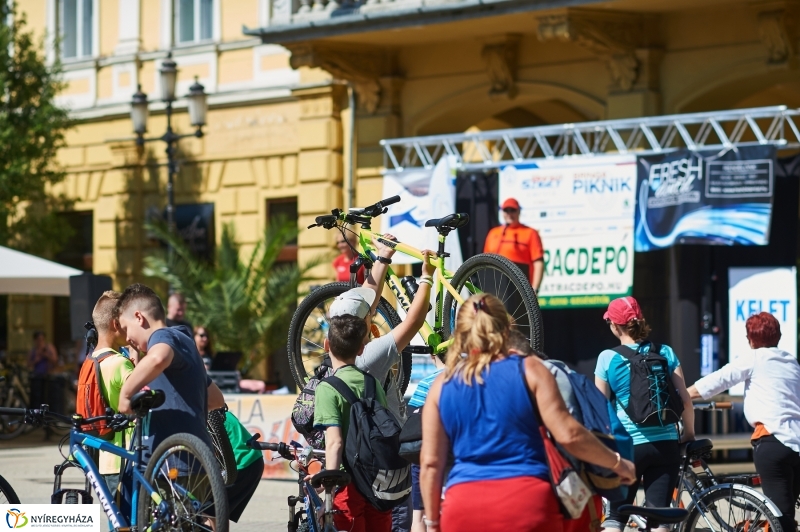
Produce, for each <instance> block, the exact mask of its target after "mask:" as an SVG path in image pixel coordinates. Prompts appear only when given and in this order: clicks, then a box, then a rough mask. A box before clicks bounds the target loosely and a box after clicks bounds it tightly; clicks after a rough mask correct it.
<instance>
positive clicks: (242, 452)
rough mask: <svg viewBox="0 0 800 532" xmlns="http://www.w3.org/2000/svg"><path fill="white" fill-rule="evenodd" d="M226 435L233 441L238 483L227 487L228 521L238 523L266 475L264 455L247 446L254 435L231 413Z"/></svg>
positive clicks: (226, 426)
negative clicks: (264, 474)
mask: <svg viewBox="0 0 800 532" xmlns="http://www.w3.org/2000/svg"><path fill="white" fill-rule="evenodd" d="M225 433H226V434H227V435H228V439H229V440H230V441H231V447H232V448H233V456H234V458H235V459H236V471H237V473H236V482H234V483H233V484H231V485H230V486H226V487H225V491H226V492H227V493H228V519H230V520H231V521H233V522H234V523H238V522H239V518H240V517H241V516H242V512H244V509H245V508H246V507H247V503H248V502H250V498H251V497H252V496H253V494H254V493H255V492H256V488H258V483H259V481H260V480H261V475H262V474H263V473H264V455H263V453H262V452H261V451H257V450H255V449H251V448H250V447H248V446H247V440H249V439H250V437H251V436H252V435H251V434H250V433H249V432H248V431H247V429H246V428H245V427H244V425H242V424H241V422H240V421H239V420H238V419H236V416H234V415H233V414H231V413H230V412H225Z"/></svg>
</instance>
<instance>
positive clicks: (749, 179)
mask: <svg viewBox="0 0 800 532" xmlns="http://www.w3.org/2000/svg"><path fill="white" fill-rule="evenodd" d="M774 167H775V148H774V147H773V146H744V147H740V148H738V149H735V150H733V149H731V150H727V151H724V152H720V151H719V150H712V151H689V150H681V151H677V152H672V153H669V154H666V155H652V156H647V157H640V158H639V163H638V169H639V171H638V174H639V179H638V187H637V190H638V197H637V204H636V251H650V250H653V249H661V248H667V247H670V246H672V245H674V244H717V245H723V246H732V245H744V246H763V245H766V244H768V243H769V226H770V219H771V216H772V195H773V192H774V183H775V176H774Z"/></svg>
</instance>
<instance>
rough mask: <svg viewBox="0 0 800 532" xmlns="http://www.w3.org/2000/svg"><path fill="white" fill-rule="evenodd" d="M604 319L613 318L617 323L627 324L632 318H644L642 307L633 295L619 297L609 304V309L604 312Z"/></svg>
mask: <svg viewBox="0 0 800 532" xmlns="http://www.w3.org/2000/svg"><path fill="white" fill-rule="evenodd" d="M603 319H604V320H611V322H612V323H616V324H617V325H627V324H628V322H630V321H631V320H640V319H642V309H641V308H639V303H638V302H637V301H636V300H635V299H634V298H632V297H631V296H627V297H619V298H617V299H615V300H614V301H612V302H611V303H609V304H608V310H606V313H605V314H603Z"/></svg>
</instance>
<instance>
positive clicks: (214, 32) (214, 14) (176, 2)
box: [169, 0, 221, 46]
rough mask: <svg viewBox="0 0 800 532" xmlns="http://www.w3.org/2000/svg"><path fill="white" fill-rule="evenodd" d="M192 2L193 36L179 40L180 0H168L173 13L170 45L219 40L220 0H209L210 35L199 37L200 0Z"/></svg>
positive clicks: (191, 44) (188, 44) (193, 44)
mask: <svg viewBox="0 0 800 532" xmlns="http://www.w3.org/2000/svg"><path fill="white" fill-rule="evenodd" d="M193 2H194V38H193V39H192V40H191V41H181V33H180V32H181V9H180V5H181V0H169V3H170V4H171V5H170V7H171V10H172V14H173V17H172V18H173V23H172V24H171V27H172V39H171V40H172V45H173V46H195V45H198V44H206V43H211V42H218V41H219V40H220V34H221V28H220V0H212V2H211V37H209V38H205V39H201V38H200V28H201V20H200V0H193Z"/></svg>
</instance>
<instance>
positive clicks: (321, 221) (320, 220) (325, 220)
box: [314, 214, 337, 225]
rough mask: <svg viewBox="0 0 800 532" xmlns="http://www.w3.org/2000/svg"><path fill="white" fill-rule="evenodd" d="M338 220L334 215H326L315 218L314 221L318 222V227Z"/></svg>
mask: <svg viewBox="0 0 800 532" xmlns="http://www.w3.org/2000/svg"><path fill="white" fill-rule="evenodd" d="M336 220H337V217H336V216H333V215H332V214H326V215H325V216H317V217H316V218H314V221H315V222H317V225H324V224H326V223H335V222H336Z"/></svg>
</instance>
